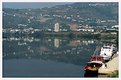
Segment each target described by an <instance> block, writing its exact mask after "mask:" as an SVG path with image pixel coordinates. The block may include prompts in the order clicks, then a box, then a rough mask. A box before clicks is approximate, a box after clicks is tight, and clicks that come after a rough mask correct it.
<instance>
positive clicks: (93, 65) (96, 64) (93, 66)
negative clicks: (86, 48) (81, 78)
mask: <svg viewBox="0 0 121 80" xmlns="http://www.w3.org/2000/svg"><path fill="white" fill-rule="evenodd" d="M102 65H104V63H103V62H102V61H90V62H88V63H87V65H86V66H85V69H84V70H85V71H98V69H99V68H100V67H101V66H102Z"/></svg>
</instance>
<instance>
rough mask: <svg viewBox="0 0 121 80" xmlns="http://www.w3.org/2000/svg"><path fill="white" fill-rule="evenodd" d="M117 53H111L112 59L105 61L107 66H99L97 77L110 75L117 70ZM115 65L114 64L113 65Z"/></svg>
mask: <svg viewBox="0 0 121 80" xmlns="http://www.w3.org/2000/svg"><path fill="white" fill-rule="evenodd" d="M118 62H119V55H118V54H115V55H113V59H112V60H110V61H109V62H107V63H106V65H107V67H101V68H99V70H98V77H111V75H112V76H113V75H114V74H116V73H118V71H119V67H118V66H119V64H118ZM114 65H115V66H114Z"/></svg>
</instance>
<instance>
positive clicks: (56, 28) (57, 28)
mask: <svg viewBox="0 0 121 80" xmlns="http://www.w3.org/2000/svg"><path fill="white" fill-rule="evenodd" d="M54 31H55V32H59V31H60V29H59V23H55V27H54Z"/></svg>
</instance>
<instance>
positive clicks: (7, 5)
mask: <svg viewBox="0 0 121 80" xmlns="http://www.w3.org/2000/svg"><path fill="white" fill-rule="evenodd" d="M63 4H71V3H67V2H23V3H22V2H3V8H42V7H52V6H55V5H63Z"/></svg>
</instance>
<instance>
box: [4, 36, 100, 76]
mask: <svg viewBox="0 0 121 80" xmlns="http://www.w3.org/2000/svg"><path fill="white" fill-rule="evenodd" d="M97 45H98V46H100V45H102V43H100V42H99V41H97V40H81V39H69V38H55V37H52V38H51V37H47V38H34V37H20V38H15V37H12V38H4V39H3V61H4V62H3V64H4V73H5V74H4V76H7V75H9V76H17V75H16V74H14V73H12V72H9V71H10V69H11V68H8V67H7V66H11V64H13V65H15V66H11V67H13V68H15V69H13V72H15V73H17V72H16V68H17V69H18V70H19V69H20V70H24V67H26V66H28V68H30V67H29V66H32V67H33V68H32V71H36V69H37V71H38V73H39V74H41V75H38V76H42V73H41V72H40V71H39V70H40V68H41V69H42V68H43V67H36V66H42V65H46V64H48V65H49V64H50V63H49V62H48V61H53V63H54V65H57V64H58V65H59V66H56V67H55V69H56V70H55V71H56V72H60V73H65V75H63V74H59V73H58V76H76V77H77V76H78V77H80V76H81V77H83V76H84V71H83V66H85V65H86V63H87V62H88V61H89V60H90V56H91V55H92V54H93V52H94V50H95V48H96V46H97ZM18 60H19V61H20V62H19V65H22V66H21V67H22V68H23V69H22V68H21V67H19V66H18V62H17V61H18ZM24 60H25V61H26V64H23V63H22V61H24ZM40 60H44V62H45V63H46V64H41V63H40V62H39V61H40ZM33 61H34V62H35V63H37V64H36V66H34V65H33V63H32V62H33ZM30 62H31V63H30ZM60 65H61V66H64V65H65V66H66V67H65V68H67V67H71V69H73V71H74V72H75V73H70V71H68V70H67V72H66V71H64V70H59V68H60V69H61V68H62V67H61V66H60ZM46 68H47V69H49V66H46ZM25 69H26V68H25ZM63 69H64V67H63ZM27 70H28V69H27ZM25 71H26V70H25ZM30 71H31V70H30ZM52 72H53V71H52ZM56 72H53V73H51V74H48V71H47V70H44V72H43V74H44V75H45V76H50V75H53V76H54V75H55V74H57V73H56ZM76 72H78V73H76ZM26 73H27V72H26ZM6 74H7V75H6ZM11 74H14V75H11ZM22 74H24V73H23V72H21V73H18V75H19V76H22ZM28 74H29V75H31V76H36V75H37V74H36V75H34V74H32V73H31V74H30V73H28ZM55 76H56V75H55Z"/></svg>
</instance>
